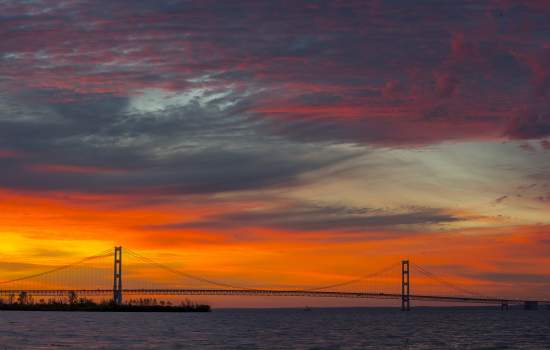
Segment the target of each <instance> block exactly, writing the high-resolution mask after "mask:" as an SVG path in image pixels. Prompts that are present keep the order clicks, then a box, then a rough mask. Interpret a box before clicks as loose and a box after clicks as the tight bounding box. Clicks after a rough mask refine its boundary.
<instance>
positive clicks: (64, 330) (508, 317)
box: [0, 308, 550, 350]
mask: <svg viewBox="0 0 550 350" xmlns="http://www.w3.org/2000/svg"><path fill="white" fill-rule="evenodd" d="M0 349H1V350H5V349H6V350H11V349H530V350H532V349H535V350H536V349H550V311H549V310H539V311H523V310H511V311H500V310H498V309H490V310H489V309H452V308H440V309H420V308H419V309H415V310H413V311H411V312H408V313H405V312H400V311H399V310H397V309H383V308H347V309H313V310H312V311H304V310H300V309H267V310H266V309H261V310H260V309H234V310H214V311H213V312H211V313H182V314H172V313H82V312H73V313H70V312H12V311H4V312H0Z"/></svg>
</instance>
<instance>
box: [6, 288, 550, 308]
mask: <svg viewBox="0 0 550 350" xmlns="http://www.w3.org/2000/svg"><path fill="white" fill-rule="evenodd" d="M21 292H26V293H27V294H28V295H32V296H50V297H56V296H57V297H62V296H67V295H69V293H72V292H74V293H76V294H77V295H78V296H102V295H109V296H112V295H113V290H112V289H57V290H53V289H27V290H23V289H18V290H15V289H10V290H7V289H4V290H0V296H4V297H6V296H10V295H12V296H17V295H19V294H20V293H21ZM122 293H123V295H172V296H175V295H227V296H237V295H244V296H273V297H315V298H351V299H353V298H355V299H401V297H402V296H401V294H392V293H367V292H323V291H307V290H269V289H123V291H122ZM409 298H410V300H416V301H434V302H451V303H456V302H458V303H473V304H495V305H502V304H508V305H512V304H522V303H526V302H538V303H539V304H550V301H548V300H544V301H541V300H526V299H500V298H489V297H487V298H485V297H479V298H478V297H461V296H438V295H418V294H411V295H410V297H409Z"/></svg>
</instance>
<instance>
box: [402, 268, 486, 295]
mask: <svg viewBox="0 0 550 350" xmlns="http://www.w3.org/2000/svg"><path fill="white" fill-rule="evenodd" d="M412 265H413V266H414V267H415V268H416V269H417V270H418V271H420V273H422V274H423V275H424V276H426V277H428V278H430V279H432V280H434V281H436V282H439V283H440V284H443V285H445V286H447V287H449V288H451V289H454V290H456V291H458V292H461V293H465V294H470V295H474V296H477V297H486V296H484V295H481V294H479V293H476V292H473V291H471V290H469V289H466V288H463V287H460V286H457V285H455V284H453V283H451V282H449V281H447V280H445V279H443V278H441V277H438V276H436V275H435V274H433V273H431V272H430V271H428V270H426V269H424V268H423V267H421V266H419V265H417V264H415V263H412Z"/></svg>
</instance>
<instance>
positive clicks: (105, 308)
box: [0, 304, 212, 312]
mask: <svg viewBox="0 0 550 350" xmlns="http://www.w3.org/2000/svg"><path fill="white" fill-rule="evenodd" d="M0 311H27V312H32V311H55V312H211V311H212V309H211V308H210V305H194V306H161V305H94V306H90V305H86V306H81V305H67V304H64V305H63V304H62V305H59V304H57V305H56V304H30V305H29V304H27V305H20V304H4V305H0Z"/></svg>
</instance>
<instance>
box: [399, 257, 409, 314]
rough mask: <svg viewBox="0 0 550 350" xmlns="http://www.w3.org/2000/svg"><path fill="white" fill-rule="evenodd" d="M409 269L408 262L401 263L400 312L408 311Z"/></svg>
mask: <svg viewBox="0 0 550 350" xmlns="http://www.w3.org/2000/svg"><path fill="white" fill-rule="evenodd" d="M410 310H411V304H410V269H409V260H403V261H401V311H410Z"/></svg>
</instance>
